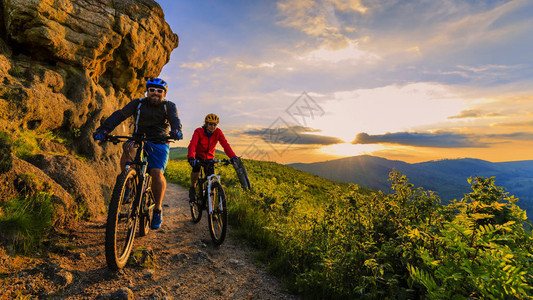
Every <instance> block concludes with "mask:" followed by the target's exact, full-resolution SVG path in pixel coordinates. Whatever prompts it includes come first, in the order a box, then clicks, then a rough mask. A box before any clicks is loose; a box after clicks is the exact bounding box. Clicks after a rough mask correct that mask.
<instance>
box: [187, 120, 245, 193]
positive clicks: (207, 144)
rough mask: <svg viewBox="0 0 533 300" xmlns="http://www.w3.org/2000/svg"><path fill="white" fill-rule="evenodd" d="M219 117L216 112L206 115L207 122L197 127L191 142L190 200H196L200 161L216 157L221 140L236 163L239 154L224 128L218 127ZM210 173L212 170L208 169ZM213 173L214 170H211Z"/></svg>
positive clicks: (232, 160)
mask: <svg viewBox="0 0 533 300" xmlns="http://www.w3.org/2000/svg"><path fill="white" fill-rule="evenodd" d="M218 123H219V119H218V116H217V115H215V114H208V115H207V116H205V122H204V125H203V126H202V127H199V128H196V130H195V131H194V133H193V135H192V139H191V142H190V143H189V153H188V154H187V159H188V161H189V164H190V165H191V167H192V172H191V187H190V188H189V200H190V201H193V200H194V190H195V187H196V182H197V181H198V176H199V175H200V164H199V163H198V161H203V160H209V159H213V158H215V147H216V145H217V143H219V142H220V145H222V148H224V152H225V153H226V155H227V156H228V157H229V158H230V159H231V162H232V163H234V162H235V160H237V155H236V154H235V152H233V150H232V149H231V146H230V145H229V143H228V141H227V140H226V137H225V136H224V134H223V133H222V130H220V128H218V127H217V126H218ZM206 173H207V174H210V170H206ZM211 173H212V172H211Z"/></svg>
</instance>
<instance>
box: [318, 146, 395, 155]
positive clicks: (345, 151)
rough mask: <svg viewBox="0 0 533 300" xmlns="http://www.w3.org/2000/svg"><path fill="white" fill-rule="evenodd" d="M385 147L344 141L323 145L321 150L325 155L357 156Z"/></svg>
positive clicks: (369, 153)
mask: <svg viewBox="0 0 533 300" xmlns="http://www.w3.org/2000/svg"><path fill="white" fill-rule="evenodd" d="M383 149H385V147H383V146H381V145H354V144H351V143H343V144H336V145H330V146H326V147H322V148H321V149H320V150H319V152H320V153H322V154H324V155H326V154H327V155H333V156H339V157H346V156H357V155H365V154H368V155H372V152H375V151H380V150H383Z"/></svg>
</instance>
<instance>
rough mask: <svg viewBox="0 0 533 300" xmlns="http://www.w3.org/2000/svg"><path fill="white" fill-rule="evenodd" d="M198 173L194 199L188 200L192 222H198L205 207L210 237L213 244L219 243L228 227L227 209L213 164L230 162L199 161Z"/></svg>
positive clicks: (216, 160)
mask: <svg viewBox="0 0 533 300" xmlns="http://www.w3.org/2000/svg"><path fill="white" fill-rule="evenodd" d="M197 163H198V164H200V166H201V168H200V175H199V177H198V182H197V184H196V191H195V195H196V197H195V199H194V200H193V201H190V202H189V204H190V207H191V216H192V221H193V222H194V223H198V222H200V219H201V218H202V211H203V210H204V209H207V213H208V218H207V224H208V225H207V226H208V228H209V233H210V234H211V239H212V240H213V243H214V244H215V245H220V244H222V243H223V242H224V239H225V238H226V229H227V227H228V209H227V206H226V195H225V193H224V189H223V188H222V184H221V183H220V176H219V175H216V174H215V165H216V164H218V163H224V165H228V164H230V161H229V160H228V159H210V160H204V161H200V160H197Z"/></svg>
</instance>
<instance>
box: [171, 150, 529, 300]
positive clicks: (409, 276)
mask: <svg viewBox="0 0 533 300" xmlns="http://www.w3.org/2000/svg"><path fill="white" fill-rule="evenodd" d="M244 163H245V166H246V168H247V170H248V174H249V177H250V182H251V184H252V190H251V191H243V190H242V189H241V188H240V187H239V183H238V180H237V178H236V176H235V171H234V170H233V168H232V167H231V166H223V167H220V168H219V169H218V170H217V173H218V174H220V175H221V177H222V181H223V185H224V187H225V191H226V196H227V199H228V207H229V221H230V224H232V225H234V227H233V228H234V230H233V231H232V234H236V235H239V236H242V237H244V238H246V239H247V240H248V241H250V242H251V243H252V244H253V245H254V246H255V247H256V248H257V249H258V258H260V259H261V260H262V261H263V262H265V263H267V265H268V267H269V269H270V270H271V271H272V272H274V273H275V274H278V275H279V276H280V277H282V278H284V279H285V280H286V282H287V286H288V287H289V288H290V289H291V290H292V291H293V292H296V293H299V294H301V295H302V296H304V297H306V298H311V299H325V298H333V299H354V298H357V299H385V298H390V299H392V298H395V299H414V298H424V296H425V295H428V290H427V289H428V288H431V286H432V285H431V283H433V282H434V281H436V284H434V286H436V289H438V287H439V286H441V285H446V291H447V292H448V293H450V294H453V295H456V294H457V295H464V296H465V297H466V298H468V297H467V296H468V295H472V294H476V295H480V296H481V298H483V297H484V296H487V295H495V294H494V293H496V294H497V295H499V296H498V297H500V298H501V297H505V296H508V295H509V294H508V293H507V290H511V286H512V285H515V284H516V285H517V286H520V287H521V288H523V292H521V295H525V294H527V293H528V291H530V288H529V287H531V286H533V264H532V263H531V260H530V258H531V257H532V253H533V250H532V247H533V240H532V238H531V235H530V234H529V233H525V232H524V229H523V228H522V226H521V225H520V224H521V222H522V221H523V220H525V213H524V212H523V211H520V210H519V209H518V208H517V207H516V206H514V205H513V204H512V203H510V202H509V199H507V198H505V197H501V196H499V195H496V197H493V196H491V195H492V194H491V193H493V189H480V190H479V191H477V192H475V195H474V196H473V197H472V198H473V199H497V200H498V201H503V202H506V203H507V204H499V203H498V204H494V207H498V208H497V210H501V209H502V207H505V208H504V210H506V211H507V212H509V213H507V212H506V218H509V217H512V218H511V219H514V220H518V222H514V221H513V222H507V223H505V225H502V226H504V227H508V228H506V229H505V230H503V229H502V230H503V231H502V233H505V234H502V233H498V232H493V231H490V230H489V231H483V232H479V233H477V232H476V235H475V236H474V235H472V236H469V234H473V231H472V230H471V229H470V228H468V226H470V225H468V224H471V222H472V218H480V216H479V214H474V215H471V214H470V213H468V212H469V211H472V210H473V209H474V208H475V209H479V208H477V207H476V205H479V203H478V204H476V203H472V204H462V206H458V208H460V207H466V208H467V209H466V210H465V212H466V214H464V215H463V214H462V213H459V217H458V218H457V220H455V219H454V218H453V217H452V216H451V215H450V213H451V212H457V211H458V209H457V208H455V207H451V208H446V207H443V206H441V205H440V204H439V199H438V198H436V197H435V196H434V195H432V193H428V192H425V191H423V190H421V189H415V188H414V187H413V186H412V185H411V184H409V183H408V181H407V179H406V178H405V176H399V175H396V177H395V178H394V181H392V183H393V188H394V193H392V194H390V195H385V194H382V193H379V192H377V193H376V192H373V191H371V190H368V189H365V188H361V187H358V186H356V185H353V184H352V185H350V184H346V183H340V182H335V181H330V180H326V179H323V178H320V177H317V176H315V175H311V174H309V173H305V172H302V171H299V170H296V169H294V168H291V167H288V166H284V165H279V164H276V163H272V162H263V161H250V160H245V162H244ZM190 170H191V168H190V167H189V166H188V164H187V162H186V161H170V162H169V166H168V168H167V173H166V176H167V178H168V179H169V181H171V182H176V183H179V184H181V185H183V186H185V187H187V186H188V184H189V183H188V182H189V173H190ZM479 193H488V194H487V195H479ZM496 194H497V193H496ZM484 201H488V203H491V201H493V200H490V201H489V200H484ZM465 205H466V206H465ZM491 205H492V204H491ZM497 210H495V211H497ZM448 222H454V223H455V224H453V226H449V227H446V226H447V225H446V224H448ZM463 227H464V228H463ZM511 227H512V228H511ZM421 232H423V234H421ZM457 232H461V233H463V232H465V233H466V234H465V233H463V234H462V235H457ZM468 232H470V233H468ZM465 235H466V237H465ZM478 236H479V237H478ZM494 238H496V239H502V240H509V241H516V242H513V244H512V245H511V244H510V245H509V247H508V246H504V247H499V246H498V245H496V244H494V243H492V242H490V241H491V239H494ZM435 241H439V243H437V244H435ZM487 241H489V242H490V243H489V244H487ZM473 242H475V243H476V246H475V247H470V246H469V245H470V244H471V243H473ZM435 247H437V249H436V248H435ZM478 247H481V248H486V247H499V248H502V249H499V250H497V251H496V252H494V253H493V252H486V253H485V252H483V253H479V252H478V250H477V248H478ZM427 251H432V252H429V253H436V254H438V255H437V256H435V258H434V259H435V261H436V262H438V261H443V260H444V261H453V262H454V263H452V264H449V265H442V266H441V265H438V266H439V268H440V270H435V269H434V268H435V266H437V265H435V263H434V262H432V261H430V260H429V259H430V258H433V256H431V257H429V258H428V257H427V254H425V253H428V252H427ZM495 253H496V254H497V255H496V254H495ZM510 256H513V257H514V258H515V259H514V260H511V261H509V260H508V259H507V257H510ZM422 258H423V260H422ZM426 260H428V262H426ZM473 260H475V262H472V261H473ZM465 261H466V262H471V264H473V265H480V266H481V267H480V268H476V269H475V270H471V269H469V268H470V267H469V266H470V265H469V264H467V265H466V266H465V265H463V262H465ZM502 265H509V267H506V268H504V269H505V270H507V271H505V272H506V274H500V273H498V274H496V273H497V272H500V270H501V269H502V268H501V266H502ZM409 266H411V267H409ZM517 268H518V269H524V270H526V272H524V273H516V274H514V273H512V272H510V271H509V270H515V269H517ZM508 271H509V272H508ZM424 272H425V273H424ZM428 272H430V273H428ZM511 273H512V274H511ZM428 274H429V275H428ZM443 274H444V275H446V274H454V275H453V276H454V278H459V279H460V280H452V281H450V279H449V278H448V277H447V276H448V275H446V276H444V275H443ZM524 274H525V275H524ZM527 274H531V275H532V276H529V275H527ZM428 276H432V278H433V279H431V280H430V281H429V283H430V284H428V282H426V281H425V280H426V279H427V278H428ZM442 276H444V278H442ZM528 276H529V277H528ZM511 277H514V278H513V279H512V280H510V281H509V280H508V279H507V278H511ZM479 278H489V279H490V283H487V284H488V285H482V286H481V288H480V287H479V286H480V285H479V282H478V281H479ZM510 282H511V283H510ZM422 285H424V286H422ZM487 286H488V287H490V289H495V290H496V291H492V290H491V291H487V290H486V289H484V287H487ZM493 292H494V293H493ZM435 293H437V294H438V293H439V290H436V291H435ZM491 293H492V294H491ZM498 297H497V298H498ZM444 298H446V297H444Z"/></svg>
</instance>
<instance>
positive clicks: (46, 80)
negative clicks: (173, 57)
mask: <svg viewBox="0 0 533 300" xmlns="http://www.w3.org/2000/svg"><path fill="white" fill-rule="evenodd" d="M177 46H178V36H177V35H176V34H174V33H173V32H172V30H171V28H170V26H169V25H168V24H167V23H166V22H165V20H164V14H163V11H162V9H161V7H160V6H159V5H158V4H157V3H156V2H155V1H152V0H41V1H38V0H0V82H1V84H0V131H3V132H6V133H8V135H11V136H15V137H16V136H17V134H19V133H21V132H25V133H28V132H33V133H35V134H38V133H43V132H44V133H46V132H53V133H54V134H56V135H60V136H61V137H62V141H61V142H57V140H49V141H46V140H44V141H43V139H41V140H40V141H39V144H40V150H39V151H37V152H39V153H37V154H46V153H47V152H48V154H46V155H41V156H40V157H38V158H32V157H29V158H28V159H27V160H28V161H30V162H33V163H34V164H35V165H36V166H38V167H40V168H43V171H44V172H45V173H47V175H49V176H50V177H51V178H53V179H54V180H56V181H57V182H58V183H59V184H60V185H62V186H63V188H65V190H67V191H68V192H70V193H71V194H72V197H73V198H74V199H76V202H79V201H82V202H83V201H86V202H87V203H85V206H86V207H89V208H91V207H98V206H101V205H103V203H104V200H103V198H104V197H105V196H106V193H107V192H106V190H107V191H108V190H109V188H110V185H112V184H113V183H114V177H113V176H114V175H116V173H117V172H118V170H117V166H118V164H117V163H118V158H119V153H120V148H119V146H105V147H106V148H105V151H104V149H103V148H102V147H101V146H99V145H97V144H96V143H94V142H93V141H92V138H91V133H92V132H94V130H95V128H97V127H98V126H99V125H100V122H101V121H102V119H104V118H105V117H108V116H109V115H110V114H111V113H112V112H113V111H115V110H116V109H118V108H120V107H122V106H123V105H124V104H126V103H127V102H129V101H130V100H131V99H132V98H135V97H140V96H142V94H143V93H144V86H143V84H144V82H145V81H146V79H147V78H150V77H155V76H158V75H159V73H160V71H161V69H162V68H163V66H164V65H165V64H166V63H167V62H168V60H169V58H170V53H171V52H172V50H173V49H174V48H176V47H177ZM121 131H122V132H124V131H129V130H128V128H127V124H126V125H124V126H121V127H120V128H117V132H118V133H121ZM43 145H44V146H43ZM58 149H59V150H58ZM57 151H59V152H61V153H59V154H58V153H57ZM33 154H36V153H33ZM73 155H75V156H76V157H78V158H79V157H80V155H81V156H82V157H84V158H85V159H83V160H80V159H78V158H74V156H73ZM54 156H58V157H54ZM65 156H69V158H65ZM73 160H78V161H77V162H76V163H74V162H73ZM62 164H66V165H67V166H68V168H62V167H61V166H62ZM69 168H75V169H83V168H87V169H90V170H92V172H94V173H95V174H98V176H97V178H94V181H93V182H91V183H90V184H89V183H86V184H85V185H86V186H82V187H77V188H73V187H72V186H71V184H72V182H75V183H76V184H82V185H83V184H84V183H83V182H84V180H78V179H73V180H58V179H57V178H63V177H65V176H66V177H72V176H76V175H75V174H73V173H72V172H71V171H72V169H71V170H69ZM84 179H85V178H84ZM68 182H70V183H68ZM95 186H101V187H102V188H99V189H97V190H96V191H95V193H96V194H95V195H91V196H90V197H88V196H87V194H84V193H83V192H80V191H86V190H94V187H95ZM0 200H1V199H0ZM89 202H91V203H89ZM98 210H100V211H103V208H94V211H93V212H91V213H95V212H96V211H98Z"/></svg>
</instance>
